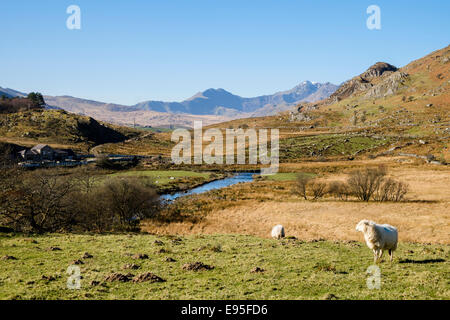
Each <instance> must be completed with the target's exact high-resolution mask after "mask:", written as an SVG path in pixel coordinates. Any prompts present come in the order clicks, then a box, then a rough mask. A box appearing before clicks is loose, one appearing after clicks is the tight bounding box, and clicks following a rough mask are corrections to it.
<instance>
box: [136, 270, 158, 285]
mask: <svg viewBox="0 0 450 320" xmlns="http://www.w3.org/2000/svg"><path fill="white" fill-rule="evenodd" d="M147 281H149V282H151V283H153V282H166V280H164V279H163V278H161V277H158V276H157V275H155V274H153V273H151V272H146V273H141V274H139V275H137V276H135V277H134V278H133V282H135V283H140V282H147Z"/></svg>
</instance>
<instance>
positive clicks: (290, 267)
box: [0, 234, 450, 299]
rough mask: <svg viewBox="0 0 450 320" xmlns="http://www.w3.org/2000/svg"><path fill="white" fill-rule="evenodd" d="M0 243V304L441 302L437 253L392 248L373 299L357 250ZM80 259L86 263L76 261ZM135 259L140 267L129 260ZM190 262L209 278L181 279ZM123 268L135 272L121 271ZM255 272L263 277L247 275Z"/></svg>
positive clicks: (444, 254)
mask: <svg viewBox="0 0 450 320" xmlns="http://www.w3.org/2000/svg"><path fill="white" fill-rule="evenodd" d="M0 237H1V238H0V242H1V246H0V257H4V256H5V255H9V256H13V257H15V258H17V260H12V259H9V260H5V259H2V260H0V299H327V298H328V299H329V298H334V297H337V298H338V299H450V283H449V279H450V269H449V262H448V259H449V258H450V256H449V255H450V246H446V245H420V244H405V243H401V244H400V247H399V249H398V251H397V256H396V260H395V262H394V263H392V264H391V263H390V262H382V263H381V264H379V266H380V268H381V288H380V289H379V290H377V289H368V288H367V285H366V281H367V277H368V276H369V275H368V274H366V270H367V268H368V267H369V266H370V265H371V264H372V253H371V251H370V250H369V249H368V248H367V247H366V246H365V245H364V244H362V243H359V242H329V241H313V242H304V241H299V240H294V239H289V240H282V241H277V240H272V239H261V238H258V237H253V236H241V235H215V236H189V237H184V238H177V237H173V236H172V237H156V236H153V235H144V234H123V235H95V236H94V235H53V234H50V235H43V236H33V237H31V238H27V237H23V236H13V235H10V236H8V235H2V236H0ZM155 241H156V242H155ZM158 241H159V242H158ZM50 247H58V248H60V249H61V250H58V251H52V250H49V248H50ZM85 252H88V253H89V254H91V255H92V256H93V257H92V258H82V256H83V255H84V254H85ZM134 254H147V255H148V259H143V260H139V259H133V258H132V256H131V255H134ZM168 258H172V259H173V260H175V261H174V262H167V260H166V259H168ZM78 259H80V260H81V261H83V264H79V265H78V266H79V267H80V270H81V276H82V279H81V289H79V290H71V289H67V285H66V283H67V278H68V277H69V275H68V274H67V273H66V272H67V268H68V267H69V266H70V265H72V262H73V261H74V260H78ZM194 262H202V263H204V264H207V265H210V266H213V267H214V269H212V270H203V271H186V270H183V268H182V267H183V265H184V264H186V263H194ZM125 264H136V265H139V266H140V268H139V269H137V270H129V269H128V270H123V269H122V267H123V266H124V265H125ZM256 267H259V268H261V269H263V270H264V271H263V272H253V273H252V272H251V271H252V270H253V269H254V268H256ZM115 272H118V273H122V274H128V273H132V274H133V275H139V274H142V273H145V272H152V273H153V274H156V275H157V276H159V277H161V278H163V279H164V280H166V282H155V283H152V282H141V283H135V282H132V281H130V282H108V281H105V278H106V277H107V276H108V275H110V274H111V273H115ZM93 281H98V283H92V282H93Z"/></svg>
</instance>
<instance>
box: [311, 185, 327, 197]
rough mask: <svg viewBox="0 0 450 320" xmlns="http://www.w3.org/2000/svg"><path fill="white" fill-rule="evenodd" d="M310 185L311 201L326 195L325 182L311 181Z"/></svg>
mask: <svg viewBox="0 0 450 320" xmlns="http://www.w3.org/2000/svg"><path fill="white" fill-rule="evenodd" d="M310 185H311V191H312V194H313V197H314V198H313V200H317V199H320V198H322V197H323V196H324V195H325V194H326V193H327V184H326V183H325V182H320V181H313V182H311V184H310Z"/></svg>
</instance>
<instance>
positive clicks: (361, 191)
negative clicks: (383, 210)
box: [347, 166, 386, 201]
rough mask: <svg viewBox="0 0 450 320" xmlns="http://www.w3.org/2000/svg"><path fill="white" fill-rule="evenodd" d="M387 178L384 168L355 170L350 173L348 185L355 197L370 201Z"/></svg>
mask: <svg viewBox="0 0 450 320" xmlns="http://www.w3.org/2000/svg"><path fill="white" fill-rule="evenodd" d="M385 176H386V168H385V167H383V166H379V167H378V168H366V169H362V170H355V171H353V172H351V173H350V175H349V178H348V179H347V183H348V186H349V188H350V191H351V193H352V194H353V195H354V196H356V197H357V198H358V199H359V200H361V201H369V200H370V198H371V197H372V196H373V195H374V193H375V192H376V191H377V190H378V188H379V187H380V185H381V183H382V182H383V179H384V177H385Z"/></svg>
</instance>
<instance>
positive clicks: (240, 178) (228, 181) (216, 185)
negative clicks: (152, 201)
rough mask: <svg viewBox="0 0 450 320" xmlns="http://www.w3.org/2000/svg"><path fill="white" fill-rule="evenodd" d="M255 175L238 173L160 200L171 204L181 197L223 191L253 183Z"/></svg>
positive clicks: (168, 195) (165, 195) (165, 196)
mask: <svg viewBox="0 0 450 320" xmlns="http://www.w3.org/2000/svg"><path fill="white" fill-rule="evenodd" d="M254 174H255V173H254V172H238V173H236V174H235V175H234V176H232V177H229V178H225V179H220V180H215V181H211V182H208V183H205V184H204V185H201V186H199V187H196V188H193V189H191V190H188V191H182V192H177V193H174V194H164V195H162V196H161V197H160V199H161V200H165V201H167V202H171V201H173V200H175V199H177V198H179V197H184V196H188V195H192V194H199V193H204V192H207V191H210V190H215V189H222V188H226V187H229V186H232V185H234V184H237V183H241V182H251V181H253V175H254Z"/></svg>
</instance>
